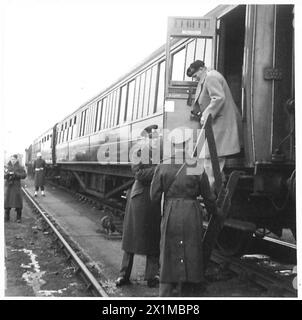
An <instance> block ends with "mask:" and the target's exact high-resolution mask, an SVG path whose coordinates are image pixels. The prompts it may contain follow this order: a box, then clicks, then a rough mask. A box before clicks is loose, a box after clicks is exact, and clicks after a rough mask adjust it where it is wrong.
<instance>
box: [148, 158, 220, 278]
mask: <svg viewBox="0 0 302 320" xmlns="http://www.w3.org/2000/svg"><path fill="white" fill-rule="evenodd" d="M180 166H181V165H180V164H173V163H172V164H160V165H158V166H157V168H156V170H155V173H154V177H153V180H152V183H151V189H150V196H151V200H152V201H153V202H154V203H159V202H160V201H161V196H162V193H164V208H163V216H162V220H161V240H160V281H161V282H162V283H179V282H192V283H200V282H202V281H203V252H202V250H203V247H202V238H203V228H202V221H203V209H202V207H201V205H200V202H199V201H198V200H197V199H196V198H197V196H199V195H202V197H203V199H204V202H205V205H206V208H207V210H209V211H210V212H211V213H212V214H213V213H214V210H215V208H216V207H215V196H214V195H213V194H212V192H211V189H210V186H209V181H208V178H207V175H206V173H203V174H202V175H199V176H197V175H187V174H186V170H185V169H183V170H182V171H181V172H180V173H179V175H178V176H177V177H176V178H175V176H176V174H177V171H178V170H179V168H180ZM174 179H175V180H174ZM173 180H174V181H173Z"/></svg>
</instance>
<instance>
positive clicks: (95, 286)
mask: <svg viewBox="0 0 302 320" xmlns="http://www.w3.org/2000/svg"><path fill="white" fill-rule="evenodd" d="M22 191H23V193H24V194H25V195H26V197H27V199H28V200H29V201H30V203H31V204H32V205H33V206H34V208H35V209H36V210H37V211H38V212H39V213H40V215H41V216H42V217H43V219H44V220H45V221H46V223H47V224H48V225H49V226H50V228H51V229H52V231H53V232H54V234H55V235H56V236H57V237H58V239H59V240H60V241H61V243H62V245H63V246H64V248H65V249H66V250H67V251H68V253H69V255H70V257H71V258H73V260H74V261H75V262H76V264H77V265H78V267H79V268H80V270H81V271H82V272H83V274H84V276H85V278H87V279H88V281H89V282H90V284H91V286H92V287H93V289H94V290H95V291H96V292H97V293H98V295H99V296H101V297H108V294H107V293H106V292H105V290H104V289H103V288H102V286H101V285H100V284H99V282H98V281H97V280H96V279H95V277H94V276H93V274H92V273H91V272H90V271H89V270H88V268H87V267H86V265H85V264H84V263H83V261H82V260H81V259H80V258H79V257H78V255H77V254H76V253H75V252H74V250H73V249H72V248H71V247H70V245H69V244H68V243H67V241H66V240H65V239H64V238H63V236H62V235H61V234H60V232H59V231H58V230H57V228H56V227H55V226H54V225H53V223H52V222H51V221H50V220H49V219H48V217H47V216H46V212H45V211H43V210H42V209H41V208H40V206H39V205H38V204H37V203H36V202H35V201H34V200H33V199H32V197H31V195H30V194H29V193H28V191H27V190H25V189H24V188H23V187H22Z"/></svg>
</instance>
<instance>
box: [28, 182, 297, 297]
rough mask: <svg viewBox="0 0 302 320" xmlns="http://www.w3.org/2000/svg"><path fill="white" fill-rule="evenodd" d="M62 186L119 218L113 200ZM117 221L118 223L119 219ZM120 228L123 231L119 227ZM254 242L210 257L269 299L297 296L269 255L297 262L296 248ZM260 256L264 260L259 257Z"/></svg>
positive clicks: (288, 274) (285, 268)
mask: <svg viewBox="0 0 302 320" xmlns="http://www.w3.org/2000/svg"><path fill="white" fill-rule="evenodd" d="M57 187H58V186H57ZM59 187H60V188H62V189H63V190H65V191H67V192H69V193H72V194H73V195H74V196H75V197H76V198H77V199H78V200H79V201H83V202H86V203H88V204H92V205H101V206H102V207H103V209H105V210H107V211H110V208H111V210H112V212H111V213H112V216H116V214H117V210H118V214H120V211H121V208H120V206H112V205H111V203H110V201H109V202H106V203H102V204H101V202H100V200H99V199H95V198H94V197H92V196H87V195H83V194H80V193H77V192H71V191H70V190H69V189H67V188H66V187H62V186H59ZM25 192H26V191H25ZM28 196H29V199H31V200H30V201H31V202H32V203H33V204H34V206H35V207H38V208H39V206H38V204H37V203H36V202H35V201H34V200H33V199H32V198H31V197H30V195H28ZM42 211H43V210H42ZM44 215H45V213H44ZM116 219H117V220H118V218H116ZM119 229H120V230H121V228H120V226H119ZM109 238H110V235H109ZM253 241H254V242H253V249H252V251H249V253H251V254H249V255H245V256H242V257H227V256H224V255H222V254H221V253H219V251H218V250H214V251H213V254H212V256H211V261H212V263H214V264H218V265H220V266H222V267H221V268H220V269H221V270H222V272H223V270H229V271H231V272H233V273H235V274H237V275H238V276H239V277H240V278H241V279H242V280H243V281H244V280H248V281H251V282H253V283H255V284H256V285H257V286H259V287H261V288H264V289H265V290H266V291H267V295H268V296H282V297H296V296H297V290H296V289H295V285H294V281H295V276H296V274H295V273H294V272H293V270H292V265H289V264H287V263H284V262H283V263H277V262H276V261H274V260H273V259H272V258H271V257H270V256H269V254H270V253H273V254H272V255H273V256H277V255H278V253H279V256H280V254H281V255H282V256H283V258H284V259H285V260H286V261H291V263H295V261H296V246H295V245H294V244H290V243H288V242H284V241H281V240H278V239H273V238H270V237H264V238H263V239H259V238H255V237H254V239H253ZM259 252H261V254H259ZM262 252H264V253H262ZM257 256H258V257H259V256H260V257H261V258H257ZM86 278H88V277H86ZM88 279H89V278H88ZM102 291H103V289H102V290H101V292H100V293H99V294H98V295H101V296H104V295H103V293H102Z"/></svg>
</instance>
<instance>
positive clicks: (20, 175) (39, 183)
mask: <svg viewBox="0 0 302 320" xmlns="http://www.w3.org/2000/svg"><path fill="white" fill-rule="evenodd" d="M45 167H46V163H45V160H44V159H42V154H41V152H38V153H37V159H36V160H35V161H34V164H33V170H34V173H35V193H34V196H35V197H37V195H38V191H39V188H40V189H41V194H42V196H45V193H44V183H45ZM26 176H27V174H26V171H25V168H24V167H23V166H22V165H21V163H20V162H19V160H18V155H17V154H14V155H12V156H11V157H10V160H9V161H8V163H7V165H6V166H5V168H4V180H5V191H4V211H5V218H4V220H5V222H9V221H10V211H11V209H12V208H14V209H15V210H16V222H17V223H21V216H22V208H23V201H22V192H21V180H22V179H25V178H26Z"/></svg>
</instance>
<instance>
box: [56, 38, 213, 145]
mask: <svg viewBox="0 0 302 320" xmlns="http://www.w3.org/2000/svg"><path fill="white" fill-rule="evenodd" d="M211 52H212V40H211V39H206V38H200V39H194V40H190V41H184V42H183V43H182V44H181V45H180V46H179V47H178V48H177V49H176V50H175V52H174V53H173V55H172V76H171V79H172V80H175V81H190V80H192V79H191V78H188V77H187V76H186V69H187V68H188V67H189V65H190V63H192V61H194V60H196V59H200V60H203V61H204V62H205V64H206V65H207V66H211V64H212V56H211ZM164 84H165V61H162V62H160V63H159V64H155V65H153V66H151V67H149V68H148V69H146V70H144V72H142V73H140V74H138V75H137V76H136V77H135V78H134V79H131V80H130V81H129V82H127V83H126V84H124V85H122V86H121V87H119V88H117V89H115V90H113V91H111V92H110V93H109V94H108V95H107V96H105V97H103V98H102V99H101V100H99V101H97V102H94V103H92V104H91V105H89V106H88V107H87V108H86V109H84V110H83V111H81V113H80V115H79V128H77V123H76V116H74V118H71V119H69V120H67V121H66V122H64V123H63V124H61V125H60V126H61V127H59V130H58V133H57V134H58V136H57V142H58V143H62V142H66V141H70V140H72V139H74V138H76V137H82V136H84V135H86V134H91V133H94V132H97V131H100V130H103V129H108V128H112V127H115V126H118V125H122V124H123V123H126V122H132V121H135V120H138V119H141V118H144V117H147V116H149V115H152V114H153V113H156V112H161V111H162V109H163V105H164Z"/></svg>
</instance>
